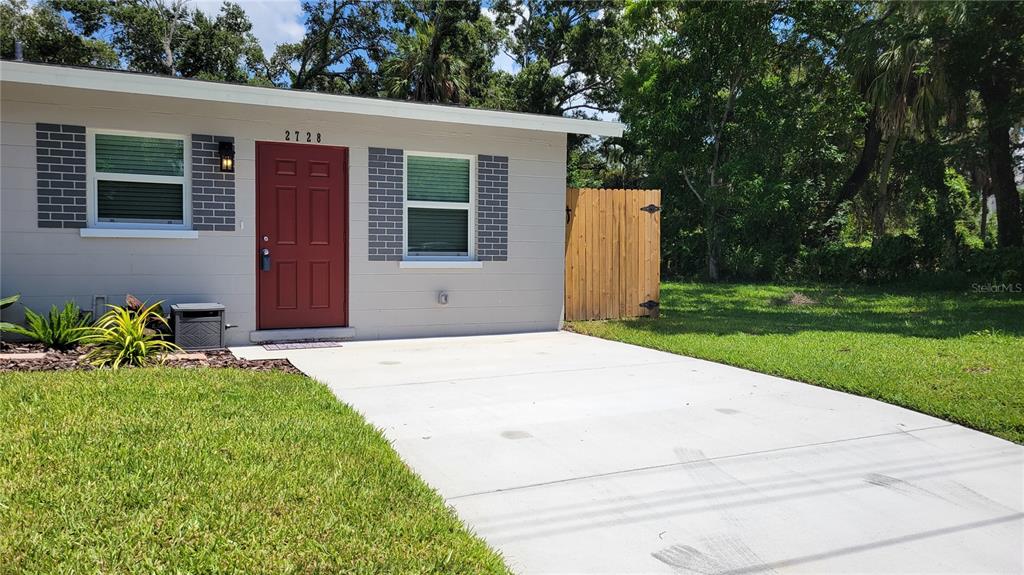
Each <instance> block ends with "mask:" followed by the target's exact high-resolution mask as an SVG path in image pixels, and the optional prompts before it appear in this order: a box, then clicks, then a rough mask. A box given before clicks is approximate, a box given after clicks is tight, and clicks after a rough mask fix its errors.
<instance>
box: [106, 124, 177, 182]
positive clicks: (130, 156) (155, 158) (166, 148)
mask: <svg viewBox="0 0 1024 575" xmlns="http://www.w3.org/2000/svg"><path fill="white" fill-rule="evenodd" d="M184 149H185V143H184V142H183V141H181V140H171V139H164V138H142V137H138V136H122V135H117V134H96V171H97V172H105V173H116V174H148V175H153V176H182V175H184V171H185V151H184Z"/></svg>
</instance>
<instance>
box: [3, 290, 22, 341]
mask: <svg viewBox="0 0 1024 575" xmlns="http://www.w3.org/2000/svg"><path fill="white" fill-rule="evenodd" d="M19 299H21V294H20V293H16V294H14V295H9V296H7V297H5V298H0V309H7V308H9V307H11V305H13V304H14V302H16V301H18V300H19ZM13 327H18V326H16V325H14V324H13V323H8V322H6V321H0V332H4V331H11V328H13Z"/></svg>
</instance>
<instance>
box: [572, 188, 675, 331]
mask: <svg viewBox="0 0 1024 575" xmlns="http://www.w3.org/2000/svg"><path fill="white" fill-rule="evenodd" d="M565 209H566V219H567V221H566V225H565V319H566V320H570V321H571V320H588V319H613V318H623V317H635V316H647V315H650V316H657V305H658V297H659V295H660V287H659V286H660V282H661V213H660V210H661V190H611V189H595V188H569V189H568V190H566V208H565Z"/></svg>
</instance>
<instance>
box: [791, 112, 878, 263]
mask: <svg viewBox="0 0 1024 575" xmlns="http://www.w3.org/2000/svg"><path fill="white" fill-rule="evenodd" d="M881 144H882V130H881V129H880V128H879V126H878V108H877V107H876V108H875V109H873V110H871V112H870V113H869V115H868V121H867V124H865V125H864V147H863V148H861V151H860V159H859V160H858V161H857V165H856V166H854V168H853V172H851V173H850V176H849V177H848V178H846V181H845V182H843V185H842V187H841V188H839V192H838V193H836V195H835V196H833V197H832V199H831V200H829V201H828V203H827V204H825V207H824V209H822V210H821V211H819V213H818V216H817V221H818V222H820V225H821V226H822V227H821V229H820V230H816V229H813V228H811V229H808V230H807V233H806V234H805V238H804V241H805V242H806V243H807V244H808V245H822V244H823V243H825V242H826V241H828V240H829V239H831V238H833V237H835V236H836V235H837V234H838V233H839V225H838V222H835V221H833V220H832V218H834V217H835V215H836V212H837V211H838V210H839V206H841V205H842V204H843V202H847V201H849V200H852V199H853V198H854V197H856V196H857V193H858V192H859V191H860V190H861V189H862V188H863V187H864V183H865V182H866V181H867V180H868V176H870V175H871V170H872V169H874V167H875V163H876V162H877V161H878V149H879V147H880V146H881Z"/></svg>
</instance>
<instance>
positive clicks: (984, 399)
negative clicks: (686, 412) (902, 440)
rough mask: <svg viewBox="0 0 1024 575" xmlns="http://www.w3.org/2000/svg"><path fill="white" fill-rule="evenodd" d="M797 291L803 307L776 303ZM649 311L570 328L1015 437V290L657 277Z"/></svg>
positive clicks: (1021, 388) (1019, 333)
mask: <svg viewBox="0 0 1024 575" xmlns="http://www.w3.org/2000/svg"><path fill="white" fill-rule="evenodd" d="M794 292H796V293H799V294H803V295H806V296H808V297H810V298H811V299H812V300H814V301H815V302H816V303H815V304H812V305H792V304H789V303H786V302H785V300H786V299H787V296H788V295H790V294H792V293H794ZM661 315H662V317H661V318H660V319H657V320H650V319H636V320H626V321H607V322H576V323H573V324H571V326H570V327H571V328H572V329H573V330H575V331H578V332H580V333H585V334H589V335H595V336H599V337H603V338H608V339H614V340H618V341H623V342H627V343H633V344H637V345H642V346H645V347H651V348H655V349H660V350H664V351H669V352H672V353H678V354H683V355H688V356H692V357H698V358H702V359H708V360H711V361H716V362H721V363H726V364H730V365H735V366H739V367H744V368H748V369H751V370H754V371H760V372H764V373H770V374H773V375H779V376H782V377H787V378H791V379H796V380H799V381H804V382H807V383H813V384H815V385H820V386H823V387H829V388H832V389H838V390H841V391H846V392H849V393H855V394H857V395H863V396H867V397H873V398H876V399H880V400H882V401H886V402H889V403H893V404H896V405H901V406H903V407H907V408H910V409H914V410H917V411H920V412H923V413H927V414H930V415H934V416H936V417H941V418H943V419H946V420H949V421H953V422H956V423H960V424H962V425H966V426H968V427H973V428H975V429H979V430H981V431H985V432H988V433H992V434H994V435H997V436H999V437H1003V438H1005V439H1009V440H1011V441H1015V442H1017V443H1024V296H1022V295H1021V294H1012V293H1003V294H993V293H975V292H973V291H958V292H951V291H947V292H935V291H917V290H914V289H911V288H901V289H893V288H891V289H882V288H837V287H792V286H788V287H787V286H772V285H720V284H715V285H703V284H694V283H666V284H663V285H662V292H661Z"/></svg>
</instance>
